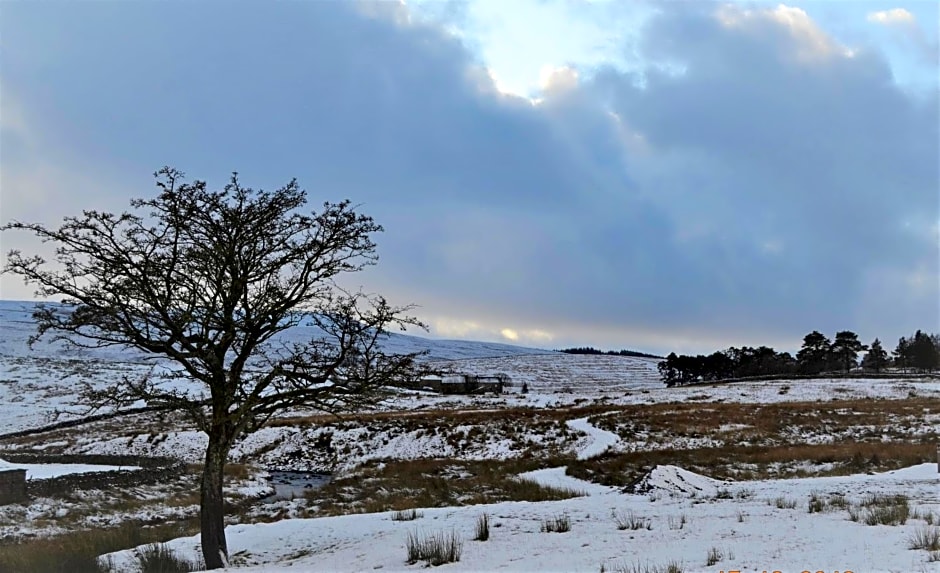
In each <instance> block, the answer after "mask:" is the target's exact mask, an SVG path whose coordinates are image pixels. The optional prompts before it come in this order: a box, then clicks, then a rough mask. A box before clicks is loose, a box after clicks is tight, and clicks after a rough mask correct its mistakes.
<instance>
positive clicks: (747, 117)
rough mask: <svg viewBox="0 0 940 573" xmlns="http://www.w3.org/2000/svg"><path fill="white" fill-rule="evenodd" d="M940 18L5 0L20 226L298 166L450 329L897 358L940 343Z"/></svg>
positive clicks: (17, 236)
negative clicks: (861, 350) (924, 336)
mask: <svg viewBox="0 0 940 573" xmlns="http://www.w3.org/2000/svg"><path fill="white" fill-rule="evenodd" d="M938 22H940V14H938V5H937V4H936V3H934V2H926V1H924V2H920V1H918V2H881V1H879V0H870V1H864V2H852V1H845V2H795V3H787V4H780V3H776V2H774V3H767V2H756V3H743V2H732V3H713V2H708V1H699V2H679V1H669V2H646V1H638V2H629V3H628V2H619V1H601V0H595V1H588V0H513V1H512V2H506V1H500V0H494V1H489V0H480V1H478V2H445V1H443V0H414V1H408V2H383V3H356V2H346V3H341V2H315V1H295V2H280V3H268V2H252V1H245V2H238V3H220V2H210V1H208V0H205V1H199V2H156V1H146V0H144V1H138V2H116V1H94V2H92V1H88V2H56V1H49V2H25V1H12V0H6V1H4V2H0V224H3V223H7V222H9V221H12V220H19V221H28V222H41V223H44V224H47V225H57V224H58V223H59V222H60V221H61V219H62V217H64V216H67V215H71V214H77V213H78V212H79V211H80V210H82V209H95V210H99V211H114V212H120V211H123V210H125V209H127V208H128V203H129V201H130V199H132V198H135V197H147V196H151V195H152V194H153V193H155V187H154V185H153V177H152V174H153V172H154V171H155V170H157V169H159V168H160V167H162V166H163V165H170V166H173V167H176V168H178V169H180V170H182V171H184V172H185V173H186V174H187V175H188V176H189V177H190V178H191V179H200V180H205V181H208V183H209V185H210V186H211V187H221V186H222V185H224V184H225V182H226V181H227V178H228V176H229V174H230V173H231V172H232V171H238V172H239V177H240V180H241V181H242V183H243V184H245V185H248V186H251V187H256V188H265V189H273V188H277V187H280V186H282V185H283V184H285V183H287V182H288V181H290V180H291V179H292V178H294V177H296V178H297V179H298V181H299V183H300V185H301V186H302V187H303V188H304V189H306V190H307V192H308V194H309V197H310V200H311V205H318V204H321V203H322V202H323V201H339V200H342V199H346V198H348V199H350V200H351V201H352V202H353V203H355V204H357V205H360V207H359V209H360V210H361V211H362V212H363V213H366V214H369V215H371V216H373V217H374V218H375V219H376V221H377V222H378V223H380V224H381V225H383V226H384V228H385V231H384V232H383V233H382V234H381V235H380V236H378V237H376V241H377V243H378V245H379V248H378V253H379V256H380V261H379V264H378V265H377V266H375V267H372V268H370V269H368V270H367V271H365V272H363V273H361V274H359V275H358V276H356V277H350V280H352V281H354V282H357V284H361V285H362V286H364V287H365V288H366V289H367V290H369V291H372V292H379V293H382V294H384V295H386V296H387V297H388V298H389V299H390V301H391V302H393V303H396V304H407V303H414V304H417V305H418V309H417V310H416V314H417V315H418V317H419V318H421V319H423V320H424V321H425V322H426V323H427V324H428V325H429V329H430V330H429V333H430V335H431V336H436V337H444V338H468V339H476V340H489V341H501V342H511V343H516V344H522V345H528V346H537V347H543V348H562V347H566V346H573V345H577V346H581V345H592V346H596V347H600V348H605V349H607V348H612V349H620V348H631V349H637V350H644V351H648V352H656V353H668V352H670V351H676V352H710V351H712V350H716V349H721V348H727V347H728V346H731V345H735V346H740V345H751V346H758V345H762V344H764V345H769V346H774V347H776V348H778V349H781V350H791V351H794V350H796V349H798V348H799V346H800V342H801V340H802V337H803V336H804V335H805V334H806V333H808V332H810V331H812V330H819V331H822V332H823V333H825V334H827V335H828V336H830V337H833V336H834V334H835V332H836V331H839V330H846V329H848V330H853V331H855V332H857V333H858V334H859V335H860V338H861V339H862V340H863V341H864V342H870V341H871V340H872V339H874V338H875V337H879V338H881V339H882V340H883V341H887V343H886V346H888V347H890V348H893V347H894V345H895V344H896V342H897V339H898V337H900V336H906V335H910V334H912V333H913V332H914V331H915V330H916V329H923V330H926V331H930V332H937V331H940V133H938V130H940V84H938V82H940V80H938V76H940V73H938V72H940V63H938V57H940V56H938V52H940V51H938ZM0 241H2V245H0V247H2V249H0V250H2V252H3V256H4V257H5V256H6V253H7V252H8V251H9V250H10V249H20V250H22V251H24V252H28V253H40V254H44V255H46V256H48V255H49V254H50V253H51V246H49V245H43V244H39V243H38V242H37V241H36V240H35V239H34V238H32V237H30V236H28V235H24V234H23V233H15V232H10V231H7V232H4V233H2V235H0ZM0 262H2V261H0ZM32 290H33V289H32V288H31V287H29V286H25V285H23V284H22V282H21V281H20V280H19V279H18V278H17V277H15V276H11V275H9V274H7V275H3V276H0V298H4V299H30V298H33V295H32Z"/></svg>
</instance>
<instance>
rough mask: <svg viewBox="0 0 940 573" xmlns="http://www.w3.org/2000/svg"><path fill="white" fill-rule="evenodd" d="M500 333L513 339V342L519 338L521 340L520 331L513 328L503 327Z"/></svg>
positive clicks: (507, 338) (506, 337)
mask: <svg viewBox="0 0 940 573" xmlns="http://www.w3.org/2000/svg"><path fill="white" fill-rule="evenodd" d="M499 333H500V335H502V337H503V338H505V339H506V340H511V341H513V342H516V341H517V340H519V333H518V332H516V331H515V330H513V329H511V328H503V329H502V330H500V331H499Z"/></svg>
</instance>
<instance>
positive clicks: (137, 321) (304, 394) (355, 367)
mask: <svg viewBox="0 0 940 573" xmlns="http://www.w3.org/2000/svg"><path fill="white" fill-rule="evenodd" d="M154 176H155V177H156V179H157V187H158V188H159V194H158V196H157V197H156V198H153V199H136V200H133V201H131V206H132V207H133V211H134V212H133V213H128V212H125V213H122V214H119V215H116V214H112V213H102V212H97V211H85V212H84V213H83V215H82V216H80V217H67V218H66V219H65V220H64V221H63V223H62V225H61V226H60V227H59V228H58V229H51V228H46V227H44V226H42V225H39V224H31V223H22V222H18V221H14V222H12V223H9V224H7V225H5V226H4V227H3V230H25V231H30V232H32V233H34V234H35V235H36V236H38V237H39V238H41V239H42V240H43V241H46V242H51V243H53V244H54V245H55V246H56V255H55V259H56V261H57V263H58V265H48V264H47V261H45V260H44V259H42V258H41V257H38V256H25V255H23V254H22V253H20V252H19V251H12V252H11V253H10V254H9V259H8V263H7V265H6V268H5V269H4V272H10V273H14V274H17V275H20V276H22V277H23V279H24V280H25V281H26V282H27V283H28V284H34V285H36V286H37V291H36V292H37V295H39V296H40V297H62V298H63V302H64V303H65V306H61V305H53V304H41V305H39V307H38V310H37V311H36V313H35V318H36V320H37V324H38V331H37V334H36V335H35V336H34V337H32V338H31V340H30V343H31V344H32V343H33V342H35V341H36V340H38V339H39V338H40V337H43V336H47V337H48V338H51V339H52V340H60V341H64V342H66V343H67V344H71V345H76V346H80V347H86V348H101V347H107V346H115V345H116V346H123V347H133V348H137V349H140V350H143V351H145V352H147V353H150V354H151V355H153V356H154V357H155V358H163V357H165V358H169V359H170V360H172V361H173V362H175V364H176V365H177V367H176V368H175V369H172V371H171V372H170V373H169V374H161V375H159V376H158V375H154V374H152V373H151V374H150V375H148V376H146V377H143V378H142V379H139V380H135V379H125V380H123V381H122V382H120V383H118V384H114V385H112V386H110V387H107V388H105V389H101V388H100V387H99V388H98V389H94V388H92V387H91V386H90V385H86V386H85V388H84V390H83V398H84V399H85V400H87V401H88V403H89V404H90V405H94V407H102V406H108V407H113V408H121V407H125V406H127V405H129V404H132V403H137V402H139V401H143V402H145V403H146V404H148V405H150V406H153V407H156V408H159V409H164V410H171V411H179V412H182V413H184V414H186V415H187V416H188V417H189V419H191V420H192V422H193V423H194V424H195V425H196V427H197V428H199V429H200V430H201V431H203V432H205V433H206V434H207V435H208V437H209V442H208V446H207V448H206V457H205V466H204V469H203V475H202V485H201V504H200V509H201V529H202V550H203V555H204V557H205V561H206V565H207V566H208V567H209V568H210V569H215V568H219V567H222V566H224V565H225V563H226V562H227V556H228V549H227V545H226V541H225V531H224V521H223V517H224V516H223V504H222V483H223V470H224V467H225V464H226V463H227V460H228V456H229V452H230V450H231V448H232V446H233V445H234V443H235V441H236V440H237V439H238V438H239V437H240V436H243V435H245V434H246V433H250V432H253V431H255V430H257V429H259V428H261V427H262V426H263V425H264V424H265V423H266V422H267V421H268V420H269V419H270V418H271V417H272V416H273V415H275V414H276V413H278V412H279V411H282V410H284V409H286V408H293V407H299V406H312V407H315V408H319V409H322V410H325V411H328V412H340V411H346V410H349V409H354V408H358V407H362V406H363V405H365V404H367V403H369V402H370V401H373V400H374V399H375V397H376V396H377V395H378V392H376V390H377V389H379V388H380V387H381V386H383V385H386V384H389V383H393V382H411V381H413V379H414V377H415V376H416V375H417V367H416V362H415V358H416V357H417V356H418V353H410V354H388V353H386V352H385V351H383V346H382V344H381V341H382V338H383V337H384V336H386V335H387V332H388V329H389V328H390V327H398V328H402V329H404V328H405V327H407V326H408V325H416V326H421V327H423V325H422V324H421V323H420V322H419V321H417V320H416V319H415V318H413V317H410V316H406V313H407V312H409V311H410V310H411V307H393V306H391V305H389V304H388V302H387V301H386V300H385V299H384V298H382V297H381V296H375V295H366V294H363V293H362V292H348V291H346V290H343V289H341V288H339V287H338V286H337V284H336V283H335V282H334V279H335V278H336V277H337V276H338V275H341V274H344V273H351V272H356V271H359V270H361V269H363V268H364V267H365V266H367V265H371V264H374V263H375V262H376V261H377V256H376V254H375V243H374V242H373V241H372V238H371V236H372V235H373V234H374V233H376V232H379V231H381V230H382V228H381V227H380V226H379V225H378V224H376V223H375V222H374V221H373V219H372V218H371V217H367V216H364V215H361V214H357V213H356V212H355V211H354V209H353V208H352V207H351V206H350V204H349V202H348V201H345V202H341V203H336V204H331V203H325V204H324V205H323V210H322V211H320V212H319V213H317V212H313V213H311V214H309V215H305V214H301V213H300V212H299V210H300V209H301V208H302V207H303V206H304V205H305V204H306V193H305V192H304V191H303V190H301V189H300V188H299V187H298V185H297V182H296V180H295V181H291V182H290V183H289V184H287V185H286V186H285V187H283V188H281V189H278V190H277V191H273V192H267V191H260V190H259V191H255V190H252V189H249V188H245V187H242V186H241V185H240V183H239V181H238V175H237V173H236V174H233V175H232V178H231V181H230V183H229V184H228V185H226V186H225V188H224V190H222V191H209V190H207V189H206V184H205V182H203V181H195V182H193V183H186V182H185V178H184V176H183V174H182V173H181V172H180V171H177V170H175V169H172V168H169V167H164V168H163V169H162V170H160V171H158V172H157V173H155V174H154ZM300 324H307V325H311V326H316V327H318V329H319V334H318V335H316V336H313V337H312V339H310V340H301V341H298V340H293V339H292V336H294V335H293V334H292V333H291V332H288V331H289V329H291V328H292V327H294V326H297V325H300ZM295 332H296V331H295ZM181 380H185V381H188V382H184V383H180V381H181Z"/></svg>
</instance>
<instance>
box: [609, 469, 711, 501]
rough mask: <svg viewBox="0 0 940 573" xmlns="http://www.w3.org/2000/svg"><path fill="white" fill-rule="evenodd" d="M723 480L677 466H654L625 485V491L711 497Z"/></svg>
mask: <svg viewBox="0 0 940 573" xmlns="http://www.w3.org/2000/svg"><path fill="white" fill-rule="evenodd" d="M723 484H724V482H721V481H718V480H716V479H712V478H710V477H707V476H703V475H699V474H697V473H694V472H690V471H688V470H684V469H682V468H680V467H678V466H669V465H665V466H656V467H654V468H653V469H652V470H650V471H649V473H647V474H646V475H645V476H643V477H642V478H640V479H639V480H638V481H637V482H636V483H633V484H631V485H629V486H627V489H626V491H627V493H650V492H654V491H659V492H665V493H670V494H684V495H693V496H705V497H712V496H715V495H717V494H718V488H719V487H720V486H722V485H723Z"/></svg>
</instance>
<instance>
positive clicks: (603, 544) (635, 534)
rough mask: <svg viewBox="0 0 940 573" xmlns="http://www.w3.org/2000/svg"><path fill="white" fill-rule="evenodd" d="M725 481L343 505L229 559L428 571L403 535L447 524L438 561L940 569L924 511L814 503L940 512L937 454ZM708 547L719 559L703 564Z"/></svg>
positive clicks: (279, 568) (129, 556)
mask: <svg viewBox="0 0 940 573" xmlns="http://www.w3.org/2000/svg"><path fill="white" fill-rule="evenodd" d="M658 470H659V471H656V472H654V473H655V475H654V476H653V477H655V478H656V480H657V483H659V485H660V486H662V487H664V488H668V487H672V486H675V485H676V480H677V479H679V478H680V477H681V479H682V481H683V482H685V483H692V484H696V485H697V486H699V487H700V488H701V489H705V488H704V485H706V484H710V485H714V483H713V481H714V480H709V478H706V477H705V476H698V475H696V474H693V473H691V472H687V471H685V470H682V469H681V468H675V467H671V466H661V467H660V468H658ZM533 474H534V475H533ZM533 477H534V478H536V479H546V480H548V481H553V480H555V479H557V478H558V477H559V471H558V468H556V469H554V470H548V471H545V470H543V471H542V472H541V473H532V472H530V474H527V478H529V479H531V478H533ZM569 479H573V478H569ZM574 481H578V480H574ZM566 483H570V482H566ZM581 485H582V487H583V488H586V487H588V486H589V484H583V483H582V484H581ZM595 487H596V486H595ZM729 487H731V489H732V492H733V493H735V494H738V493H740V492H747V495H746V496H740V497H739V496H737V495H736V496H735V497H732V498H730V499H717V498H714V497H712V498H708V497H705V495H704V494H703V495H697V496H696V497H694V498H691V497H689V496H687V495H682V494H679V495H674V496H668V495H663V496H661V497H654V496H649V495H632V494H625V493H620V492H617V491H615V490H612V489H609V488H605V490H603V491H602V490H596V491H593V492H592V495H589V496H585V497H579V498H573V499H568V500H563V501H553V502H542V503H522V502H507V503H498V504H492V505H478V506H471V507H457V508H425V509H421V510H420V513H422V514H423V516H422V517H421V518H419V519H417V520H415V521H410V522H397V521H393V520H391V519H390V515H389V514H388V513H378V514H365V515H346V516H340V517H326V518H317V519H290V520H284V521H280V522H277V523H268V524H254V525H233V526H229V527H228V528H227V529H226V535H227V538H228V544H229V548H230V553H231V555H232V556H233V561H234V563H235V564H236V565H237V566H236V567H232V570H234V571H239V572H244V573H285V572H289V571H336V572H342V571H368V570H380V571H390V572H391V571H420V570H423V569H424V564H423V563H416V564H413V565H408V564H406V563H405V558H406V552H405V542H406V538H407V536H408V535H409V534H414V533H418V534H419V535H423V534H431V533H437V532H451V531H454V532H456V533H457V534H458V535H459V536H460V537H461V539H462V540H463V552H462V555H461V558H460V561H458V562H456V563H450V564H447V565H444V566H442V569H441V570H442V571H443V570H446V571H454V572H458V571H497V570H498V571H510V572H525V571H598V570H599V569H600V567H601V565H602V564H603V565H604V566H605V568H606V569H607V570H608V571H612V570H616V569H617V568H628V567H631V566H633V565H636V564H639V565H651V566H658V567H663V566H665V565H667V564H668V563H670V562H676V563H679V564H680V565H681V566H682V569H683V571H685V572H687V573H697V572H708V573H716V572H717V571H719V570H724V571H729V570H733V569H738V570H741V571H752V572H759V571H763V570H767V571H770V570H780V571H804V570H812V571H817V570H824V571H836V570H838V571H843V572H845V571H847V570H850V571H854V572H856V573H860V572H866V573H887V572H906V571H927V572H931V571H933V572H937V571H940V563H938V562H930V561H928V559H929V554H928V553H927V552H926V551H922V550H911V549H908V540H909V537H910V536H911V534H912V533H913V532H915V531H917V530H918V529H921V528H923V527H926V525H925V523H924V522H923V521H922V520H909V521H908V522H907V524H905V525H899V526H867V525H863V524H861V523H856V522H852V521H849V520H848V519H847V514H846V512H844V511H841V512H838V511H836V512H824V513H809V512H808V511H807V510H806V507H807V500H808V499H809V496H810V495H811V494H812V493H814V492H825V493H830V492H832V493H836V492H838V493H844V494H846V496H847V498H849V499H856V500H858V499H861V498H862V497H863V496H865V495H867V494H869V493H872V492H895V493H904V494H906V495H908V496H910V498H911V500H912V504H914V505H915V507H917V508H918V510H919V511H926V510H932V511H933V512H934V513H936V512H937V511H938V510H940V503H938V499H937V493H938V491H940V489H938V488H940V479H938V474H937V466H936V464H923V465H920V466H915V467H912V468H906V469H903V470H899V471H895V472H889V473H885V474H876V475H855V476H847V477H833V478H815V479H799V480H780V481H777V480H768V481H762V482H745V483H735V484H731V485H730V486H729ZM768 496H769V497H768ZM778 496H785V497H788V498H792V499H795V500H798V502H799V503H798V505H797V507H796V509H779V508H777V507H775V506H774V505H773V504H772V503H768V499H773V498H775V497H778ZM484 513H485V514H487V515H488V516H489V518H490V539H489V541H486V542H479V541H472V537H473V531H474V528H475V525H476V521H477V519H478V517H479V516H480V515H482V514H484ZM561 515H566V516H568V518H569V519H570V521H571V531H569V532H567V533H543V532H541V523H542V521H543V520H546V519H550V518H553V517H557V516H561ZM626 515H630V516H633V517H635V518H637V519H642V520H648V521H649V523H650V529H645V528H642V529H639V530H629V529H628V530H619V529H618V528H617V524H616V519H615V516H626ZM683 517H684V518H685V519H684V520H683V519H682V518H683ZM168 546H169V547H170V548H171V549H172V550H173V551H175V552H177V553H178V554H179V555H180V556H182V557H186V558H189V559H194V558H196V557H197V555H198V552H199V540H198V536H193V537H185V538H178V539H174V540H172V541H170V542H169V543H168ZM712 549H717V550H719V551H720V552H721V553H722V554H723V558H722V559H721V560H720V561H719V562H718V563H715V564H713V565H706V556H707V554H708V552H709V551H711V550H712ZM112 557H113V560H114V562H115V564H117V565H119V566H123V567H128V570H131V571H132V570H134V569H133V565H132V562H133V553H132V551H123V552H119V553H116V554H112Z"/></svg>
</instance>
